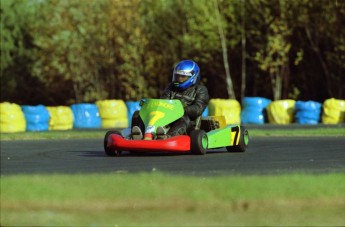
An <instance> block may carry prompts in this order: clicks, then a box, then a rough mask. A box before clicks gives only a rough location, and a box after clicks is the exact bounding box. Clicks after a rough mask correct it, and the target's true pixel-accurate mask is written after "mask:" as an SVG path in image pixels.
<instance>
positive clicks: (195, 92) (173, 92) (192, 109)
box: [161, 83, 209, 136]
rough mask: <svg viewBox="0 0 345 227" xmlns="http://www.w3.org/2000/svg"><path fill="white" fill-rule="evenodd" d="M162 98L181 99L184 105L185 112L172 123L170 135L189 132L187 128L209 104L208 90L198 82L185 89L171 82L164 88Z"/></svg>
mask: <svg viewBox="0 0 345 227" xmlns="http://www.w3.org/2000/svg"><path fill="white" fill-rule="evenodd" d="M161 99H179V100H180V101H181V102H182V105H183V107H184V111H185V114H184V116H183V117H181V118H180V119H178V120H176V121H174V122H173V123H171V125H170V129H169V131H168V133H167V134H168V135H170V136H176V135H183V134H186V133H187V129H188V128H189V127H190V126H191V124H193V123H194V120H196V118H197V117H199V116H201V115H202V113H203V111H204V110H205V108H206V107H207V105H208V101H209V96H208V90H207V88H206V87H205V86H204V85H201V84H196V85H193V86H191V87H189V88H187V89H185V90H180V89H178V88H176V86H175V85H174V83H170V84H169V85H168V86H167V88H166V89H165V90H164V92H163V94H162V96H161Z"/></svg>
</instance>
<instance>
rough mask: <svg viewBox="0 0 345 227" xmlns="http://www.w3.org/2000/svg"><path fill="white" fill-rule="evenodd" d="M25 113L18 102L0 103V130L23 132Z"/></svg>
mask: <svg viewBox="0 0 345 227" xmlns="http://www.w3.org/2000/svg"><path fill="white" fill-rule="evenodd" d="M25 129H26V121H25V115H24V113H23V111H22V109H21V108H20V106H19V105H18V104H15V103H9V102H3V103H0V132H25Z"/></svg>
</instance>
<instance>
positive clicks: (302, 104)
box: [295, 101, 322, 124]
mask: <svg viewBox="0 0 345 227" xmlns="http://www.w3.org/2000/svg"><path fill="white" fill-rule="evenodd" d="M321 107H322V104H321V103H319V102H315V101H297V102H296V104H295V109H296V114H295V119H296V122H297V123H299V124H318V123H319V122H320V118H321Z"/></svg>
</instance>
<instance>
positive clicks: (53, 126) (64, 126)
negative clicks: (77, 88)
mask: <svg viewBox="0 0 345 227" xmlns="http://www.w3.org/2000/svg"><path fill="white" fill-rule="evenodd" d="M47 109H48V111H49V114H50V120H49V130H68V129H72V128H73V121H74V119H73V112H72V110H71V108H70V107H69V106H48V107H47Z"/></svg>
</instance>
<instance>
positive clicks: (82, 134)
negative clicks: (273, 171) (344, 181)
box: [0, 127, 345, 141]
mask: <svg viewBox="0 0 345 227" xmlns="http://www.w3.org/2000/svg"><path fill="white" fill-rule="evenodd" d="M248 131H249V134H250V136H255V137H256V136H345V128H344V127H339V128H332V127H330V128H328V127H321V128H306V129H300V128H297V129H296V128H292V129H250V128H249V129H248ZM106 132H107V130H66V131H46V132H19V133H0V140H1V141H7V140H44V139H91V138H99V139H103V138H104V135H105V133H106Z"/></svg>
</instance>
